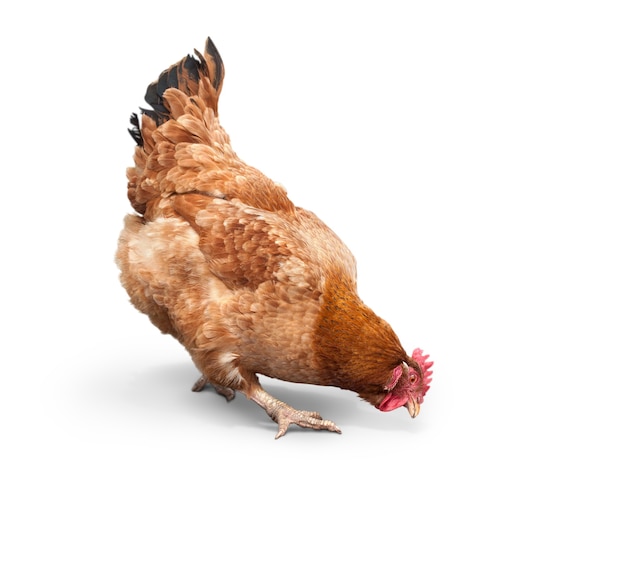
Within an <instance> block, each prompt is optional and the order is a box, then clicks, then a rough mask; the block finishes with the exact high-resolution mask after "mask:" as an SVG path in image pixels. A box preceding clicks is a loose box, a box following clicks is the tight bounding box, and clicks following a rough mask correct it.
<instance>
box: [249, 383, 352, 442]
mask: <svg viewBox="0 0 626 569" xmlns="http://www.w3.org/2000/svg"><path fill="white" fill-rule="evenodd" d="M248 397H249V398H250V399H252V401H254V402H255V403H256V404H257V405H260V406H261V407H263V409H265V412H266V413H267V414H268V415H269V416H270V418H271V419H272V421H274V422H276V423H278V433H277V434H276V437H275V438H277V439H279V438H280V437H282V436H283V435H284V434H285V433H286V432H287V429H288V428H289V425H298V426H299V427H303V428H305V429H316V430H326V431H333V432H335V433H339V434H341V430H340V429H339V427H337V425H335V423H333V422H332V421H327V420H325V419H322V416H321V415H320V414H319V413H315V412H314V411H301V410H299V409H294V408H293V407H291V406H290V405H287V404H286V403H283V402H282V401H279V400H278V399H276V398H275V397H272V396H271V395H270V394H269V393H267V391H265V390H264V389H263V388H262V387H261V386H260V385H257V386H255V387H254V388H253V390H252V392H251V393H250V394H249V395H248Z"/></svg>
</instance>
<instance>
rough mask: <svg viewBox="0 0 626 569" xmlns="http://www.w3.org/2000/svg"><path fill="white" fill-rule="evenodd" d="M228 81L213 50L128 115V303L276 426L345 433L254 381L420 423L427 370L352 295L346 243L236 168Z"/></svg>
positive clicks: (190, 60) (260, 178) (277, 190)
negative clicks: (356, 400) (304, 387)
mask: <svg viewBox="0 0 626 569" xmlns="http://www.w3.org/2000/svg"><path fill="white" fill-rule="evenodd" d="M223 78H224V66H223V63H222V59H221V57H220V55H219V53H218V52H217V49H216V48H215V46H214V45H213V42H212V41H211V40H210V39H207V42H206V46H205V50H204V53H203V54H201V53H199V52H198V51H196V52H195V56H191V55H189V56H187V57H185V58H183V59H182V60H181V61H180V62H178V63H177V64H175V65H173V66H171V67H170V68H169V69H167V70H166V71H164V72H163V73H162V74H161V75H160V77H159V78H158V80H157V81H155V82H154V83H152V84H151V85H150V86H149V87H148V89H147V92H146V97H145V99H146V102H148V104H149V105H150V106H151V108H150V109H142V116H141V121H139V118H138V117H137V115H132V116H131V125H132V126H131V128H130V129H129V130H130V133H131V135H132V137H133V139H134V140H135V142H136V143H137V147H136V149H135V156H134V161H135V165H134V166H133V167H131V168H129V169H128V170H127V177H128V198H129V200H130V203H131V204H132V206H133V208H134V209H135V211H136V212H137V213H136V214H134V215H129V216H127V217H126V220H125V226H124V229H123V230H122V233H121V235H120V239H119V244H118V251H117V255H116V261H117V264H118V266H119V268H120V271H121V275H120V278H121V282H122V284H123V286H124V287H125V289H126V290H127V292H128V294H129V296H130V299H131V301H132V303H133V304H134V306H135V307H136V308H137V309H138V310H140V311H141V312H143V313H145V314H147V315H148V317H149V318H150V320H151V321H152V323H153V324H154V325H155V326H157V327H158V328H159V330H161V332H163V333H167V334H171V335H172V336H174V337H175V338H176V339H177V340H178V341H179V342H181V344H182V345H183V346H184V347H185V348H186V349H187V351H188V352H189V354H190V355H191V358H192V359H193V361H194V363H195V365H196V366H197V367H198V369H199V370H200V372H201V373H202V377H201V378H200V379H199V380H198V381H197V382H196V384H195V385H194V390H196V391H197V390H200V389H202V388H203V387H205V386H206V385H212V386H213V387H214V388H215V389H216V390H217V391H218V392H219V393H221V394H222V395H224V396H225V397H226V398H227V399H232V397H234V395H235V391H240V392H242V393H244V394H245V395H246V396H247V397H248V398H250V399H252V400H253V401H255V402H256V403H258V404H259V405H261V406H262V407H263V408H264V409H265V410H266V411H267V413H268V415H269V416H270V417H271V418H272V419H273V420H275V421H276V422H277V423H278V425H279V431H278V434H277V438H278V437H280V436H282V435H283V434H284V433H285V432H286V430H287V428H288V427H289V425H290V424H297V425H300V426H301V427H307V428H313V429H325V430H330V431H335V432H340V431H339V429H338V428H337V426H336V425H335V424H334V423H332V422H331V421H327V420H324V419H322V418H321V417H320V416H319V414H317V413H315V412H309V411H300V410H296V409H293V408H292V407H290V406H288V405H286V404H285V403H283V402H281V401H278V400H277V399H275V398H273V397H272V396H271V395H269V394H268V393H267V392H265V391H264V390H263V388H262V387H261V385H260V383H259V380H258V377H257V374H262V375H265V376H269V377H275V378H279V379H283V380H286V381H291V382H297V383H310V384H318V385H328V386H336V387H340V388H342V389H349V390H352V391H354V392H356V393H357V394H358V395H359V396H360V397H361V398H363V399H364V400H365V401H368V402H369V403H371V404H372V405H375V406H376V407H378V408H379V409H381V410H383V411H391V410H393V409H396V408H397V407H400V406H405V407H407V408H408V410H409V412H410V414H411V416H416V415H417V413H418V411H419V405H420V404H421V403H422V401H423V397H424V394H425V393H426V391H427V390H428V388H429V383H430V376H431V373H432V372H431V371H430V370H429V368H430V366H431V365H432V362H429V361H427V357H428V356H424V355H423V354H422V352H421V350H415V351H414V352H413V354H412V356H408V355H407V353H406V352H405V351H404V349H403V348H402V347H401V345H400V342H399V340H398V338H397V336H396V334H395V333H394V332H393V330H392V329H391V327H390V326H389V324H387V322H385V321H384V320H382V319H381V318H379V317H378V316H377V315H376V314H374V312H373V311H372V310H371V309H370V308H368V307H367V306H365V305H364V304H363V302H362V301H361V299H360V298H359V296H358V295H357V292H356V265H355V261H354V257H353V256H352V254H351V252H350V251H349V250H348V248H347V247H346V246H345V245H344V243H343V242H342V241H341V240H340V239H339V237H337V235H335V233H334V232H333V231H331V230H330V229H329V228H328V227H327V226H326V225H325V224H324V223H323V222H322V221H320V220H319V219H318V218H317V217H316V216H315V215H314V214H313V213H311V212H309V211H306V210H304V209H302V208H298V207H296V206H294V204H293V203H292V202H291V201H290V200H289V198H288V197H287V193H286V191H285V190H284V188H282V187H281V186H280V185H278V184H276V183H274V182H273V181H272V180H270V179H269V178H267V177H266V176H264V175H263V174H262V173H261V172H259V171H258V170H257V169H255V168H253V167H251V166H249V165H247V164H245V163H244V162H242V161H241V160H240V159H239V158H238V156H237V155H236V154H235V152H234V151H233V149H232V147H231V144H230V139H229V136H228V135H227V134H226V132H225V131H224V129H223V128H222V127H221V125H220V123H219V120H218V112H217V107H218V100H219V94H220V91H221V88H222V81H223Z"/></svg>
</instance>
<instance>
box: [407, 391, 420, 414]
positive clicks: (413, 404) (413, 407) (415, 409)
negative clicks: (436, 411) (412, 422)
mask: <svg viewBox="0 0 626 569" xmlns="http://www.w3.org/2000/svg"><path fill="white" fill-rule="evenodd" d="M404 406H405V407H406V408H407V409H408V410H409V415H411V417H413V419H415V417H417V416H418V415H419V412H420V404H419V403H418V402H417V401H416V400H415V399H413V397H411V396H410V395H409V400H408V401H407V402H406V403H405V404H404Z"/></svg>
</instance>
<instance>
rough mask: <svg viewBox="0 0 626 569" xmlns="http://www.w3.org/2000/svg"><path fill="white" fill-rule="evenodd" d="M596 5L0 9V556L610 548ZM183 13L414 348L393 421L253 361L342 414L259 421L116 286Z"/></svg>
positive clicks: (609, 189) (619, 233)
mask: <svg viewBox="0 0 626 569" xmlns="http://www.w3.org/2000/svg"><path fill="white" fill-rule="evenodd" d="M620 4H621V3H620V2H605V1H601V0H600V1H598V0H594V1H593V2H591V1H589V2H585V1H581V2H558V1H551V0H543V1H541V2H535V1H525V2H496V1H493V2H488V1H478V2H460V1H458V2H455V1H446V0H443V1H437V2H434V1H433V2H416V3H409V2H396V1H385V2H379V3H378V2H361V3H357V2H354V3H352V2H340V1H333V2H315V3H311V4H306V5H305V4H300V3H296V2H291V3H287V2H284V3H278V2H255V3H252V2H237V1H230V2H212V1H210V0H204V1H202V2H195V1H193V0H190V1H187V2H180V3H178V4H177V3H172V2H158V1H152V2H127V3H122V4H115V3H113V4H109V5H107V7H106V8H104V7H103V8H97V7H94V6H95V5H92V4H85V3H78V2H76V3H72V2H63V1H60V2H53V3H45V5H44V6H42V5H38V4H37V3H31V4H22V5H21V7H20V8H15V7H14V8H11V9H10V10H12V11H7V10H9V9H8V8H3V11H4V12H5V13H4V14H3V16H2V24H1V26H2V34H0V41H1V42H2V49H1V57H2V70H3V71H2V73H3V78H2V90H1V94H0V97H1V103H2V105H1V108H2V112H3V118H2V127H1V132H2V137H3V140H4V142H3V152H2V154H3V158H2V176H3V177H2V193H3V200H2V204H3V206H2V223H1V224H0V230H1V231H2V240H1V243H2V259H3V271H2V272H3V275H4V276H3V277H2V284H1V286H2V300H3V314H2V324H3V326H2V329H3V332H2V334H3V341H2V346H3V347H2V354H3V355H2V380H1V381H2V383H1V395H0V413H1V415H0V420H1V425H0V426H1V435H0V436H1V456H2V462H3V464H4V466H2V469H1V471H0V477H1V479H2V483H1V487H0V488H1V490H0V492H1V495H0V501H1V502H0V521H1V522H2V524H3V528H2V530H1V532H2V533H1V535H2V542H3V545H2V547H0V565H2V566H3V567H11V568H22V567H49V566H51V565H52V564H53V563H54V564H55V566H56V565H58V566H63V567H68V568H70V567H71V568H74V567H76V568H78V567H81V568H82V567H90V568H95V567H106V568H110V567H116V568H136V567H151V568H152V567H168V568H169V567H181V568H182V567H184V568H195V567H235V566H237V567H242V566H244V565H245V564H249V563H250V564H251V563H255V564H257V563H258V564H259V566H261V565H260V564H261V563H263V564H264V565H263V566H265V564H267V565H268V566H273V567H293V566H298V567H357V566H365V565H366V564H367V566H381V565H384V566H385V567H409V566H416V567H426V568H431V567H433V568H435V567H437V568H438V567H464V566H468V565H469V564H470V563H471V564H472V566H474V565H475V566H481V567H567V566H571V565H572V564H576V565H577V566H582V567H603V568H611V567H624V566H625V564H626V555H625V554H624V535H625V529H626V523H625V514H624V512H625V509H626V496H625V490H624V480H625V479H626V470H625V468H624V466H623V459H624V447H625V444H624V434H625V433H626V424H625V423H626V421H625V419H624V413H623V410H622V408H623V405H624V399H623V393H624V380H625V379H626V374H625V366H624V353H625V343H624V341H625V339H626V333H625V317H626V307H625V302H624V291H625V290H626V282H625V281H626V279H625V277H624V268H625V267H624V260H625V258H624V249H625V245H626V230H625V225H626V224H625V222H624V213H625V208H624V201H623V200H624V191H625V189H626V185H625V177H626V176H625V163H624V156H625V151H626V81H625V77H626V76H625V73H624V70H625V63H626V61H625V59H626V40H625V33H624V30H625V26H626V20H625V18H624V14H623V12H622V11H621V10H620V9H619V6H620ZM226 5H227V7H225V6H226ZM18 10H19V11H18ZM207 35H210V36H211V37H212V38H213V40H214V41H215V43H216V45H217V46H218V49H219V50H220V52H221V54H222V57H223V59H224V61H225V65H226V81H225V86H224V90H223V92H222V100H221V103H220V115H221V120H222V124H223V125H224V127H225V128H226V129H227V131H228V132H229V133H230V135H231V138H232V142H233V146H234V148H235V150H236V151H237V152H238V153H239V155H240V156H241V157H242V158H243V159H245V160H246V161H248V162H249V163H250V164H252V165H254V166H256V167H258V168H260V169H261V170H263V171H264V172H265V173H266V174H267V175H269V176H270V177H272V178H274V179H275V180H277V181H279V182H281V183H283V184H284V185H285V186H286V187H287V189H288V191H289V194H290V196H291V198H292V199H293V200H294V201H295V202H296V203H297V204H298V205H302V206H305V207H308V208H310V209H312V210H314V211H315V212H316V213H317V214H318V215H319V216H320V217H321V218H322V219H324V220H325V221H326V222H327V223H328V224H329V225H330V226H331V227H332V228H333V229H334V230H335V231H336V232H337V233H338V234H339V235H340V236H341V237H342V238H343V239H344V240H345V241H346V243H347V244H348V245H349V246H350V248H351V249H352V250H353V252H354V253H355V256H356V257H357V260H358V266H359V287H360V292H361V294H362V296H363V298H364V300H365V301H366V302H367V303H368V304H369V305H370V306H371V307H372V308H373V309H374V310H375V311H376V312H377V313H378V314H379V315H381V316H382V317H384V318H385V319H386V320H388V321H389V322H390V323H391V324H392V326H393V327H394V328H395V329H396V331H397V333H398V335H399V336H400V338H401V340H402V341H403V343H404V344H405V347H406V349H407V350H412V349H413V348H414V347H416V346H420V347H422V348H424V349H425V351H426V352H427V353H430V354H431V356H432V358H433V360H434V361H435V367H434V368H433V369H434V378H433V384H432V389H431V391H430V392H429V393H428V395H427V397H426V400H425V403H424V405H423V407H422V412H421V414H420V415H419V417H418V418H416V419H415V420H412V419H411V418H410V417H409V415H408V413H406V411H405V410H403V409H401V410H398V411H396V412H392V413H381V412H379V411H377V410H375V409H374V408H373V407H370V406H369V405H367V404H366V403H363V402H361V401H360V400H359V399H358V398H357V397H356V396H355V395H354V394H352V393H350V392H340V391H338V390H334V389H330V388H316V387H310V388H307V387H303V386H298V385H293V384H289V383H284V382H278V381H275V380H272V381H270V380H267V381H265V382H264V385H265V386H266V388H267V390H268V391H269V392H270V393H272V394H274V395H275V396H277V397H279V398H281V399H283V400H285V401H287V402H288V403H290V404H292V405H294V406H296V407H300V408H305V409H309V410H315V411H319V412H320V413H321V414H322V415H323V416H324V417H325V418H329V419H332V420H334V421H335V422H336V423H337V424H338V425H339V426H340V427H341V428H342V430H343V434H342V435H341V436H338V435H336V434H332V433H325V432H315V431H305V430H301V429H298V428H295V427H292V428H291V429H290V430H289V432H288V433H287V435H286V436H285V437H284V438H282V439H280V440H278V441H275V440H274V434H275V431H276V426H275V425H274V424H273V423H272V422H271V421H270V420H269V418H268V417H267V416H266V415H265V412H264V411H263V410H262V409H260V408H259V407H257V406H256V405H255V404H254V403H252V402H250V401H247V400H245V398H243V397H241V396H238V397H237V398H236V400H235V401H233V402H232V403H230V404H227V403H226V402H225V401H224V400H223V399H222V398H220V397H218V396H217V395H216V394H215V393H214V392H212V391H205V392H203V393H201V394H196V393H192V392H191V390H190V388H191V386H192V384H193V382H194V381H195V379H196V378H197V375H198V373H197V371H196V370H195V369H194V367H193V365H192V364H191V362H190V360H189V358H188V357H187V355H186V353H185V352H184V350H183V349H182V348H181V347H180V346H178V344H176V342H175V341H174V340H172V339H171V338H169V337H165V336H161V335H160V334H159V332H158V331H157V330H156V328H154V327H153V326H152V325H151V324H150V323H149V321H148V320H147V318H146V317H144V316H143V315H140V314H139V313H137V312H136V311H135V310H134V309H133V308H132V307H131V306H130V304H129V303H128V301H127V298H126V296H125V293H124V291H123V290H122V288H121V286H120V285H119V283H118V280H117V269H116V267H115V265H114V263H113V256H114V251H115V247H116V240H117V235H118V233H119V231H120V229H121V225H122V218H123V216H124V215H125V214H126V213H128V212H130V206H129V204H128V202H127V200H126V180H125V168H126V167H127V166H128V165H130V164H131V158H132V152H133V147H134V145H133V141H132V140H131V138H130V136H128V134H127V132H126V128H127V127H128V126H129V125H128V117H129V115H130V113H131V112H133V111H136V110H137V108H138V106H139V105H141V104H142V102H143V101H142V98H143V94H144V91H145V88H146V86H147V84H148V83H149V82H150V81H152V80H153V79H155V78H156V77H157V75H158V73H159V72H160V71H161V70H162V69H164V68H165V67H167V66H169V65H170V64H172V63H174V62H175V61H178V60H179V59H180V58H181V57H182V56H184V55H185V54H187V53H189V52H190V51H192V50H193V48H199V49H202V47H203V44H204V39H205V37H206V36H207Z"/></svg>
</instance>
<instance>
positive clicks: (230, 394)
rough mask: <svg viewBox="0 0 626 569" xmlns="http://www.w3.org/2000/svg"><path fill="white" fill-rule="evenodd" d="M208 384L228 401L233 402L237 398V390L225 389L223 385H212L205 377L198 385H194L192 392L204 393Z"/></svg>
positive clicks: (199, 380) (197, 382)
mask: <svg viewBox="0 0 626 569" xmlns="http://www.w3.org/2000/svg"><path fill="white" fill-rule="evenodd" d="M207 383H208V384H209V385H210V386H211V387H212V388H213V389H215V391H217V392H218V393H219V394H220V395H222V396H223V397H225V398H226V401H232V400H233V399H234V398H235V390H234V389H231V388H230V387H224V386H223V385H218V384H217V383H211V382H210V381H209V380H208V378H207V377H206V376H205V375H203V376H202V377H201V378H200V379H198V381H196V383H194V384H193V387H192V388H191V391H196V392H198V391H202V390H203V389H204V388H205V387H206V385H207Z"/></svg>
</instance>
